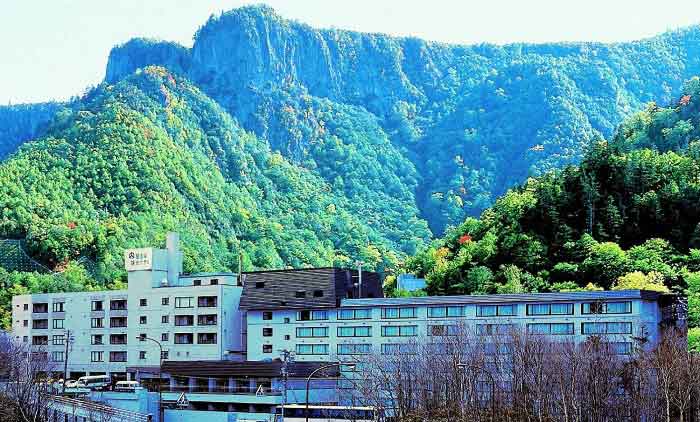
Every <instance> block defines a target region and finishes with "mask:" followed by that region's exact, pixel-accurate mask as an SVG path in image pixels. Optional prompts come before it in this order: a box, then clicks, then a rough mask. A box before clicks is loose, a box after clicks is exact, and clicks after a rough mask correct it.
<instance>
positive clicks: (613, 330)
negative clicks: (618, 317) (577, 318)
mask: <svg viewBox="0 0 700 422" xmlns="http://www.w3.org/2000/svg"><path fill="white" fill-rule="evenodd" d="M581 334H632V323H631V322H583V323H581Z"/></svg>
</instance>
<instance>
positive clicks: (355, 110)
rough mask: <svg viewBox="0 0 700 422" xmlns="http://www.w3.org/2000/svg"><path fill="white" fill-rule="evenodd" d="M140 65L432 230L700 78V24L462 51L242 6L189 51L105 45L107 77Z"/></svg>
mask: <svg viewBox="0 0 700 422" xmlns="http://www.w3.org/2000/svg"><path fill="white" fill-rule="evenodd" d="M148 65H159V66H163V67H165V68H167V69H169V71H171V72H173V73H174V74H178V75H181V76H184V77H186V78H187V79H189V80H190V81H192V83H193V84H194V85H196V86H197V87H198V88H200V89H201V90H202V91H203V92H205V93H206V94H207V95H208V96H209V97H211V98H212V99H213V100H215V101H217V102H218V103H219V104H220V105H221V106H222V107H223V108H224V109H226V110H227V111H228V112H229V114H230V115H231V116H232V117H233V118H235V119H236V120H237V121H238V122H239V124H240V125H241V126H242V127H243V128H244V129H245V130H247V131H251V132H253V133H255V134H256V135H257V137H258V138H260V139H262V140H264V141H265V142H267V143H269V145H270V147H271V149H272V150H273V151H279V152H280V153H281V154H282V155H283V156H285V157H286V158H288V159H289V160H290V161H291V162H293V163H295V164H297V165H300V166H303V167H304V168H306V169H308V170H309V171H311V172H312V173H315V174H317V175H318V176H320V177H322V178H324V179H325V180H326V181H327V182H328V183H330V184H331V185H332V186H334V188H335V189H336V190H345V191H346V192H347V191H350V196H351V197H352V200H354V201H362V202H364V203H365V204H366V205H367V206H375V207H376V206H378V205H376V202H377V201H383V200H391V202H392V203H391V206H392V207H399V208H403V209H405V210H406V213H413V212H415V210H418V211H417V214H416V218H419V219H423V220H426V221H427V222H428V224H429V227H430V228H431V231H432V232H433V233H435V234H436V235H441V234H442V233H443V231H444V229H445V228H446V227H448V226H449V225H458V224H460V223H461V222H462V221H463V219H464V218H465V217H466V216H472V217H476V216H478V215H479V214H480V213H481V211H482V210H484V209H485V208H487V207H489V206H490V205H492V204H493V202H494V201H495V199H496V198H497V197H498V196H500V195H501V194H503V193H504V192H505V191H506V190H507V189H508V188H509V187H511V186H514V185H517V184H519V183H522V182H523V181H524V180H525V179H526V178H527V177H529V176H536V175H539V174H543V173H545V172H547V171H549V170H552V169H556V168H561V167H563V166H565V165H567V164H571V163H577V162H578V161H579V160H580V159H581V157H582V152H583V151H584V150H585V147H586V145H588V144H590V143H591V142H593V141H595V140H598V139H601V138H609V137H610V136H612V135H613V132H614V130H615V128H616V127H617V125H618V124H619V123H620V122H621V121H622V120H623V118H624V117H627V116H629V115H631V114H632V113H634V112H636V111H638V110H640V109H642V108H643V107H644V105H645V104H646V103H647V102H649V101H658V102H659V103H661V104H666V103H669V102H671V101H673V100H674V99H675V98H677V95H678V94H679V93H680V87H681V85H682V82H683V81H684V80H688V79H690V78H691V77H692V76H694V75H697V74H700V28H698V27H693V28H688V29H685V30H679V31H675V32H669V33H666V34H663V35H660V36H658V37H654V38H650V39H646V40H642V41H636V42H628V43H615V44H600V43H562V44H542V45H532V44H512V45H506V46H494V45H488V44H482V45H473V46H460V45H447V44H441V43H435V42H429V41H424V40H420V39H416V38H396V37H390V36H386V35H381V34H363V33H357V32H352V31H344V30H337V29H326V30H319V29H315V28H312V27H309V26H307V25H303V24H300V23H297V22H294V21H289V20H286V19H284V18H282V17H280V16H279V15H277V14H276V13H275V11H274V10H272V9H270V8H268V7H265V6H251V7H243V8H239V9H234V10H231V11H229V12H225V13H222V14H221V15H219V16H212V17H211V18H210V19H209V20H208V21H207V22H206V23H204V25H203V26H202V27H201V28H200V29H199V30H198V31H197V32H196V34H194V43H193V46H192V47H191V48H187V47H184V46H181V45H178V44H176V43H173V42H163V41H153V40H147V39H140V38H137V39H133V40H131V41H129V42H127V43H125V44H123V45H120V46H117V47H115V48H114V49H113V50H112V52H111V54H110V56H109V62H108V66H107V69H106V81H107V82H108V83H115V82H118V81H119V80H121V79H123V78H124V77H127V76H129V75H131V74H133V72H135V71H136V70H137V69H140V68H144V67H146V66H148ZM341 166H342V167H341ZM365 174H369V175H370V180H365V177H364V175H365ZM377 175H380V176H377ZM384 179H386V180H384ZM377 181H379V183H375V182H377ZM368 182H371V183H368ZM355 186H361V188H360V189H355ZM393 236H395V234H393ZM409 249H410V248H409ZM408 252H409V253H410V250H408Z"/></svg>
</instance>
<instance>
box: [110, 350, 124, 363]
mask: <svg viewBox="0 0 700 422" xmlns="http://www.w3.org/2000/svg"><path fill="white" fill-rule="evenodd" d="M109 361H110V362H126V352H109Z"/></svg>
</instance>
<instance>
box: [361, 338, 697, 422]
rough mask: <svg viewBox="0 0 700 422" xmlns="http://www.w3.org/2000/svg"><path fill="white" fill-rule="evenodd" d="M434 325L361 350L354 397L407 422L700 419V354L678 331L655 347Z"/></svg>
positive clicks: (686, 421)
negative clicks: (416, 336)
mask: <svg viewBox="0 0 700 422" xmlns="http://www.w3.org/2000/svg"><path fill="white" fill-rule="evenodd" d="M432 334H433V335H430V336H428V338H427V339H425V338H424V339H422V341H421V342H416V341H412V342H408V343H402V345H401V346H396V347H394V348H392V349H391V350H386V349H384V350H382V351H383V352H385V353H383V354H382V353H375V354H372V355H363V356H356V357H355V359H356V360H357V361H358V363H359V365H358V367H359V368H361V369H360V370H359V371H360V375H359V376H358V377H357V378H356V379H355V380H354V382H355V388H354V390H352V391H354V394H357V397H355V398H354V400H353V403H361V404H364V405H371V406H374V407H376V408H378V409H386V410H387V412H386V415H385V417H387V418H392V420H395V421H401V422H403V421H406V422H414V421H416V422H417V421H420V422H428V421H430V422H438V421H440V422H447V421H449V422H452V421H464V422H466V421H469V422H480V421H489V422H495V421H499V422H500V421H506V422H520V421H523V422H525V421H527V422H555V421H556V422H559V421H562V422H607V421H645V422H662V421H665V422H669V421H680V422H691V421H695V422H696V421H700V418H698V416H699V409H698V408H699V406H700V359H699V358H698V356H696V355H694V354H691V353H689V352H688V350H687V343H686V337H685V333H684V332H681V331H676V332H669V333H668V334H666V335H665V336H664V337H663V339H662V340H661V342H660V343H659V344H658V345H657V347H655V348H653V349H651V348H650V345H649V344H648V343H645V342H642V341H640V342H639V344H634V345H633V347H632V348H631V349H630V348H628V347H622V348H621V347H620V346H621V342H620V339H617V338H614V337H613V336H591V337H589V338H588V339H587V340H586V341H584V342H582V343H575V342H573V341H570V340H569V341H566V340H565V341H558V340H556V338H557V337H562V338H566V336H548V335H534V334H530V333H527V332H521V331H517V330H511V331H510V332H507V333H506V332H498V330H495V331H489V332H487V333H486V332H469V331H468V330H467V329H466V328H464V327H463V328H462V329H461V330H450V331H449V332H448V331H445V330H435V331H434V332H433V333H432ZM485 334H486V335H485ZM625 346H626V345H625ZM386 352H388V353H386Z"/></svg>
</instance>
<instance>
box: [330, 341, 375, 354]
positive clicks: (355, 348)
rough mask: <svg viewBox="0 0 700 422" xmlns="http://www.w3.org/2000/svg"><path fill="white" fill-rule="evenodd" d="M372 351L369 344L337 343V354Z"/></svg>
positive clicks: (367, 352)
mask: <svg viewBox="0 0 700 422" xmlns="http://www.w3.org/2000/svg"><path fill="white" fill-rule="evenodd" d="M371 352H372V345H371V344H366V343H365V344H339V345H338V354H339V355H368V354H370V353H371Z"/></svg>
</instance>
